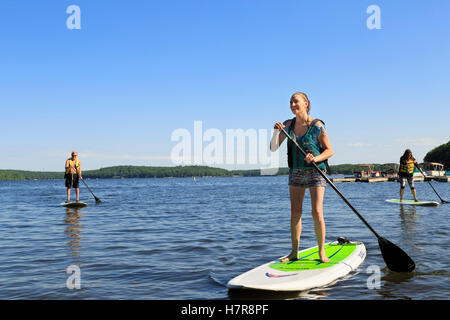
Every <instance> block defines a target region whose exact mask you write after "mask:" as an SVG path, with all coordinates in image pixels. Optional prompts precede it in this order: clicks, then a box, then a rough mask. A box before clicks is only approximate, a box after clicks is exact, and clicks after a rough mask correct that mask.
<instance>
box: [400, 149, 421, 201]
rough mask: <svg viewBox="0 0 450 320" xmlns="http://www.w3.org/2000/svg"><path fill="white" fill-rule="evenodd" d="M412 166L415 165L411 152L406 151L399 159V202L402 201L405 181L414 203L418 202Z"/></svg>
mask: <svg viewBox="0 0 450 320" xmlns="http://www.w3.org/2000/svg"><path fill="white" fill-rule="evenodd" d="M414 165H417V161H416V159H414V157H413V155H412V152H411V150H409V149H406V150H405V152H404V153H403V155H402V156H401V157H400V168H399V169H398V178H399V179H398V181H399V182H400V202H401V201H403V193H404V192H405V186H406V181H408V184H409V187H410V188H411V193H412V195H413V197H414V201H416V202H418V201H419V200H418V199H417V196H416V189H415V188H414V179H413V176H414Z"/></svg>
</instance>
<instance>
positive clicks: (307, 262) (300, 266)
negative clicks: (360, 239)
mask: <svg viewBox="0 0 450 320" xmlns="http://www.w3.org/2000/svg"><path fill="white" fill-rule="evenodd" d="M355 249H356V244H354V243H348V244H327V245H325V253H326V255H327V257H328V258H329V259H330V262H327V263H321V262H320V259H319V251H318V248H317V247H314V248H311V249H308V250H306V251H304V252H301V253H300V259H299V260H297V261H286V262H281V261H277V262H274V263H272V264H270V265H269V267H271V268H272V269H275V270H280V271H301V270H314V269H324V268H329V267H332V266H334V265H335V264H338V263H339V262H341V261H342V260H344V259H345V258H347V257H348V256H349V255H350V254H352V252H353V251H355Z"/></svg>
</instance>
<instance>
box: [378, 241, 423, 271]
mask: <svg viewBox="0 0 450 320" xmlns="http://www.w3.org/2000/svg"><path fill="white" fill-rule="evenodd" d="M378 245H379V246H380V250H381V254H382V256H383V259H384V262H386V265H387V267H388V268H389V270H391V271H395V272H412V271H414V269H415V268H416V264H415V263H414V261H413V260H412V259H411V258H410V257H409V256H408V255H407V254H406V253H405V251H403V250H402V249H400V248H399V247H397V246H396V245H395V244H393V243H392V242H390V241H389V240H387V239H385V238H382V237H380V238H378Z"/></svg>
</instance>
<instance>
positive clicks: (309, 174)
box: [270, 92, 333, 262]
mask: <svg viewBox="0 0 450 320" xmlns="http://www.w3.org/2000/svg"><path fill="white" fill-rule="evenodd" d="M290 107H291V111H292V113H293V114H294V115H295V117H294V118H293V119H291V120H286V121H284V122H283V123H281V122H277V123H275V126H274V129H275V130H274V134H273V136H272V140H271V142H270V150H271V151H276V150H277V149H278V148H279V146H280V145H281V143H283V141H284V139H285V138H286V136H285V135H284V134H283V133H281V134H280V130H281V129H282V128H284V129H285V130H286V132H287V133H288V134H289V135H290V136H291V137H292V138H293V139H295V140H296V141H297V143H298V144H299V145H300V147H302V148H303V150H305V151H306V152H307V153H308V154H307V156H306V157H304V156H303V154H302V153H301V152H300V151H299V150H298V149H297V148H296V146H295V145H294V144H293V143H292V142H291V141H290V140H288V146H287V149H288V165H289V194H290V200H291V240H292V250H291V253H290V254H289V255H287V256H286V257H284V258H282V259H281V261H292V260H298V249H299V242H300V234H301V231H302V221H301V217H302V205H303V198H304V197H305V191H306V188H308V189H309V192H310V195H311V206H312V217H313V220H314V231H315V234H316V238H317V244H318V246H319V257H320V260H321V261H322V262H329V259H328V257H327V256H326V254H325V248H324V245H325V221H324V218H323V197H324V193H325V186H326V181H325V179H323V178H322V176H321V175H320V174H319V173H318V172H317V171H316V169H315V168H314V167H313V166H312V165H311V162H315V163H316V164H317V166H318V167H319V168H320V169H321V170H323V171H326V165H325V162H324V161H325V160H327V159H328V158H330V157H331V156H332V155H333V149H332V148H331V144H330V141H329V140H328V135H327V132H326V131H325V127H324V123H323V122H322V121H321V120H319V119H314V118H313V117H311V116H310V115H309V111H310V109H311V104H310V102H309V99H308V97H307V96H306V94H304V93H302V92H297V93H294V94H293V95H292V97H291V100H290Z"/></svg>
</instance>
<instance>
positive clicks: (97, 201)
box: [81, 179, 101, 203]
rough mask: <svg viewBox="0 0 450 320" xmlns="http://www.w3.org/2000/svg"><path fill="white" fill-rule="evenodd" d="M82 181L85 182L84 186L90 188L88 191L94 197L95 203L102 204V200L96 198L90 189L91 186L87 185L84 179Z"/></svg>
mask: <svg viewBox="0 0 450 320" xmlns="http://www.w3.org/2000/svg"><path fill="white" fill-rule="evenodd" d="M81 181H83V183H84V185H85V186H86V187H87V188H88V190H89V191H90V192H91V193H92V195H93V196H94V199H95V202H96V203H100V202H101V200H100V199H99V198H97V197H96V196H95V194H94V193H93V192H92V190H91V188H89V186H88V185H87V183H86V182H85V181H84V179H81Z"/></svg>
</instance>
